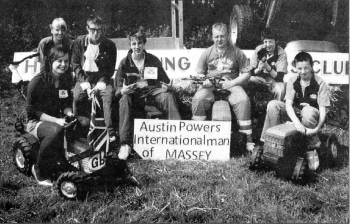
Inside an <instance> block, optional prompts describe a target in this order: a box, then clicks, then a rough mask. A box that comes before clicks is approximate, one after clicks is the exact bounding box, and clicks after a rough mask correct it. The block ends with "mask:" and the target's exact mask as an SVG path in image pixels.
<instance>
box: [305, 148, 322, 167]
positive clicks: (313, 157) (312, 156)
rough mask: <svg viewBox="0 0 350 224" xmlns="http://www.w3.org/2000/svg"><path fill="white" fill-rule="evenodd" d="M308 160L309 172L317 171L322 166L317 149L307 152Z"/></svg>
mask: <svg viewBox="0 0 350 224" xmlns="http://www.w3.org/2000/svg"><path fill="white" fill-rule="evenodd" d="M306 158H307V161H308V165H309V170H310V171H316V170H317V168H318V167H319V166H320V160H319V158H318V154H317V151H316V149H315V150H312V151H308V152H306Z"/></svg>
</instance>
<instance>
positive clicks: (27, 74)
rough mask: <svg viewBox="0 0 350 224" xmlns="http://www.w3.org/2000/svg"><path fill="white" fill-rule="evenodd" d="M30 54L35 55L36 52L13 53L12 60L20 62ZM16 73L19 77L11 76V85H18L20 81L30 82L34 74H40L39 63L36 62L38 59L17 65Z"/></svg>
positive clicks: (31, 59)
mask: <svg viewBox="0 0 350 224" xmlns="http://www.w3.org/2000/svg"><path fill="white" fill-rule="evenodd" d="M32 54H36V52H15V54H14V57H13V60H14V61H20V60H22V59H23V58H25V57H27V56H29V55H32ZM17 71H18V73H19V75H20V76H19V77H18V75H17V74H12V80H11V82H12V83H18V82H19V81H21V80H23V81H30V80H31V79H32V78H33V77H34V76H35V75H36V74H38V73H39V72H40V63H39V62H38V57H33V58H30V59H27V60H25V61H24V62H22V63H21V64H19V65H18V68H17Z"/></svg>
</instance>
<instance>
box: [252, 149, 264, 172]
mask: <svg viewBox="0 0 350 224" xmlns="http://www.w3.org/2000/svg"><path fill="white" fill-rule="evenodd" d="M262 154H263V149H262V148H260V146H255V147H254V150H253V153H252V155H251V157H250V168H259V167H260V166H261V162H262V159H261V156H262Z"/></svg>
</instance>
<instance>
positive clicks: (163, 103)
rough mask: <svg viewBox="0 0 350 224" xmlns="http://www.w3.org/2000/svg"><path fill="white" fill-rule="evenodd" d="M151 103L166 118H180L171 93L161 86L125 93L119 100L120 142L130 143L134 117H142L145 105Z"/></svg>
mask: <svg viewBox="0 0 350 224" xmlns="http://www.w3.org/2000/svg"><path fill="white" fill-rule="evenodd" d="M146 104H147V105H152V106H155V107H157V109H158V110H160V111H161V112H163V113H165V114H166V115H167V118H168V120H181V117H180V113H179V109H178V106H177V103H176V100H175V97H174V95H173V93H171V92H164V90H163V89H161V88H155V89H151V90H149V91H147V92H145V91H137V92H135V93H133V94H128V95H127V94H125V95H123V96H122V97H121V99H120V100H119V132H120V143H121V144H122V145H123V144H128V145H130V146H131V145H132V136H133V127H134V118H144V117H145V112H144V107H145V105H146Z"/></svg>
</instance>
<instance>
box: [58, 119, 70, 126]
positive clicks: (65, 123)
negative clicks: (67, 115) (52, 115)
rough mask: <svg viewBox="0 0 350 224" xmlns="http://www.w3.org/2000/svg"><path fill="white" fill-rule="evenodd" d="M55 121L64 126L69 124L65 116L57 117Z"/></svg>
mask: <svg viewBox="0 0 350 224" xmlns="http://www.w3.org/2000/svg"><path fill="white" fill-rule="evenodd" d="M55 123H56V124H58V125H59V126H62V127H63V126H65V125H67V124H68V123H67V122H66V119H64V118H57V119H56V122H55Z"/></svg>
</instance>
